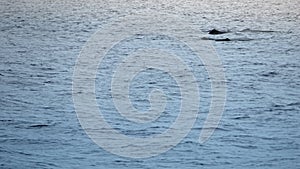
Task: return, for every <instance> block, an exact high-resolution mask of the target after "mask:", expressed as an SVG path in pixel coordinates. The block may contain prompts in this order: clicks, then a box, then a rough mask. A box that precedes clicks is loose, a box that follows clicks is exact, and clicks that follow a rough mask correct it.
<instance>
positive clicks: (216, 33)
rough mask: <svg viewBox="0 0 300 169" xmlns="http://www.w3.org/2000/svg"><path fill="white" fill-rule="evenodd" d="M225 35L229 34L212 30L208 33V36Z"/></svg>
mask: <svg viewBox="0 0 300 169" xmlns="http://www.w3.org/2000/svg"><path fill="white" fill-rule="evenodd" d="M224 33H228V32H225V31H218V30H216V29H213V30H210V31H209V32H208V34H211V35H219V34H224Z"/></svg>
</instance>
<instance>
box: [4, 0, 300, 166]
mask: <svg viewBox="0 0 300 169" xmlns="http://www.w3.org/2000/svg"><path fill="white" fill-rule="evenodd" d="M299 8H300V3H299V2H298V1H296V0H287V1H281V0H274V1H271V0H265V1H259V0H251V1H250V0H245V1H238V0H233V1H232V0H210V1H208V0H200V1H191V0H189V1H183V0H181V1H176V2H175V1H170V0H167V1H162V0H156V1H146V0H145V1H138V0H136V1H122V2H120V1H108V0H102V1H96V0H87V1H83V0H82V1H75V2H71V1H66V0H62V1H56V0H45V1H38V0H12V1H4V0H2V1H0V16H1V20H0V46H1V49H0V96H1V97H0V168H264V169H265V168H300V132H299V129H300V123H299V121H300V30H299V27H300V13H299V10H298V9H299ZM148 13H149V14H150V13H151V14H153V13H157V14H158V15H164V16H169V17H174V18H176V17H177V18H180V19H183V20H186V21H187V22H188V23H190V24H191V25H193V26H194V27H196V28H199V30H200V31H201V32H202V34H201V35H199V36H202V39H203V40H207V41H211V43H212V44H213V46H214V48H215V49H216V51H217V53H218V56H219V58H220V59H221V61H222V64H223V66H224V69H225V72H224V73H225V76H226V86H227V95H226V104H225V110H224V112H223V117H222V119H221V121H220V124H219V126H218V128H217V129H216V131H215V132H214V134H213V136H212V137H211V138H210V139H209V140H208V141H207V142H206V143H204V144H200V143H198V138H199V134H200V131H201V129H202V128H201V127H202V126H203V122H204V120H205V118H206V115H207V113H208V108H209V102H210V83H209V81H208V77H207V76H208V75H207V73H206V72H205V69H204V68H203V66H201V63H199V69H197V71H198V77H199V81H200V82H201V86H200V90H201V91H200V92H201V93H200V94H201V98H200V100H201V103H200V105H201V108H200V111H199V115H198V118H197V120H196V123H195V124H194V127H193V128H192V130H191V132H190V133H188V135H187V136H186V137H185V138H184V139H183V140H181V142H180V143H179V144H178V145H176V146H175V147H173V148H172V149H170V150H169V151H167V152H165V153H162V154H160V155H158V156H155V157H152V158H142V159H132V158H126V157H121V156H118V155H114V154H111V153H110V152H108V151H106V150H104V149H102V148H101V147H99V146H98V145H97V144H95V143H94V142H93V141H92V140H91V139H90V138H89V137H88V135H87V134H86V133H85V131H84V130H83V129H82V127H81V125H80V123H79V121H78V119H77V115H76V112H75V108H74V103H73V98H72V78H73V71H74V67H75V63H76V59H77V57H78V56H79V54H80V51H81V49H82V48H83V46H84V45H85V43H86V42H87V41H88V39H89V38H90V37H91V36H92V35H93V34H94V33H95V32H96V31H99V30H100V31H101V29H102V28H103V27H104V26H105V25H106V24H109V23H110V22H112V21H114V20H115V19H116V18H122V17H126V16H138V15H141V14H143V15H147V14H148ZM213 28H215V29H218V30H223V31H228V33H226V34H222V35H209V34H208V31H209V30H211V29H213ZM223 38H229V39H231V41H214V39H223ZM133 41H134V39H133ZM174 50H175V51H176V50H178V52H180V48H176V46H174ZM112 55H113V54H112ZM111 58H112V60H109V58H108V60H107V63H111V64H113V63H114V62H115V60H113V58H114V57H111ZM108 65H109V64H108ZM101 71H104V73H103V72H102V73H101ZM107 72H108V73H109V72H110V68H107V69H105V68H104V69H103V70H99V73H98V76H97V77H98V78H97V80H96V83H95V84H96V96H97V103H98V104H99V105H100V106H101V105H102V106H103V107H105V110H106V111H105V115H106V116H107V120H108V121H110V124H111V125H112V126H113V127H114V128H116V129H119V130H120V132H121V133H122V134H126V135H130V136H132V137H145V136H149V135H152V134H154V135H155V134H159V133H161V132H163V131H164V130H165V129H166V128H168V127H169V126H170V124H171V123H172V122H173V121H174V120H175V118H176V116H177V114H178V111H176V110H178V108H179V105H178V104H179V99H180V97H179V96H178V92H179V88H178V87H177V86H176V85H174V84H175V82H174V80H172V77H170V76H169V75H168V74H165V73H164V72H160V71H153V70H150V71H144V72H141V73H140V74H139V75H138V76H136V78H135V79H134V81H133V83H132V90H131V93H130V98H131V99H132V102H133V105H134V106H135V107H136V108H137V109H139V110H147V109H148V108H149V102H148V100H147V96H148V93H149V91H150V90H151V89H153V88H157V87H161V88H163V89H166V91H167V92H168V93H169V94H171V96H170V97H171V98H173V102H171V104H168V105H167V106H166V114H165V115H164V116H163V117H162V118H160V119H158V120H157V121H156V122H155V123H153V124H151V125H149V126H147V125H146V126H143V127H141V128H139V126H138V125H136V124H127V121H126V122H124V121H122V120H120V121H117V120H118V119H119V118H120V117H119V116H117V115H116V114H114V113H116V110H115V107H113V105H112V103H111V102H109V101H107V100H108V99H110V96H109V93H104V94H103V92H105V91H107V90H104V91H103V87H104V89H107V88H106V85H107V84H108V83H110V81H109V80H107V78H106V76H102V75H103V74H106V73H107ZM155 77H156V78H155Z"/></svg>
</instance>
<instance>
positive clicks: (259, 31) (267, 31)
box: [239, 28, 277, 33]
mask: <svg viewBox="0 0 300 169" xmlns="http://www.w3.org/2000/svg"><path fill="white" fill-rule="evenodd" d="M239 32H257V33H273V32H277V31H272V30H258V29H249V28H247V29H243V30H241V31H239Z"/></svg>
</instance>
